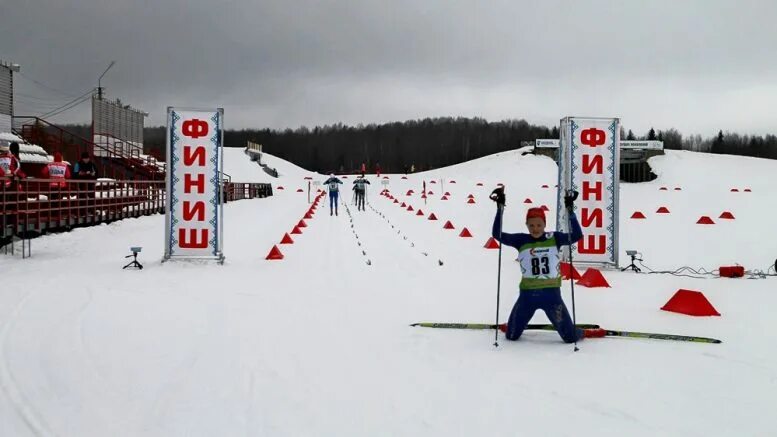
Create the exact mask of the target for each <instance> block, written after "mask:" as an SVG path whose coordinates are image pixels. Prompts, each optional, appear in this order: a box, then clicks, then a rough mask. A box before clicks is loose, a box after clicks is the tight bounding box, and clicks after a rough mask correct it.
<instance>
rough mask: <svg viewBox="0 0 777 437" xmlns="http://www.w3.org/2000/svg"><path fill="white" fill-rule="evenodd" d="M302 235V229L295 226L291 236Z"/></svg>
mask: <svg viewBox="0 0 777 437" xmlns="http://www.w3.org/2000/svg"><path fill="white" fill-rule="evenodd" d="M301 233H302V229H300V228H299V227H298V226H294V229H292V230H291V235H299V234H301Z"/></svg>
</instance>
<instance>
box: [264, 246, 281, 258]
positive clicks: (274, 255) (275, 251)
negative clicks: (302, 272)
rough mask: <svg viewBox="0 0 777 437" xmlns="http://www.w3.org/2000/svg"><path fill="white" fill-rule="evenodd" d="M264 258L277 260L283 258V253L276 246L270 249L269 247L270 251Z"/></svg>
mask: <svg viewBox="0 0 777 437" xmlns="http://www.w3.org/2000/svg"><path fill="white" fill-rule="evenodd" d="M265 259H266V260H277V259H283V254H282V253H281V250H280V249H278V246H273V247H272V249H270V253H268V254H267V257H266V258H265Z"/></svg>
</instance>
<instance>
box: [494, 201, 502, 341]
mask: <svg viewBox="0 0 777 437" xmlns="http://www.w3.org/2000/svg"><path fill="white" fill-rule="evenodd" d="M497 210H498V211H499V264H498V266H497V269H496V319H495V321H494V326H495V327H494V347H499V295H500V293H499V292H500V285H501V283H502V216H503V215H504V206H499V205H497Z"/></svg>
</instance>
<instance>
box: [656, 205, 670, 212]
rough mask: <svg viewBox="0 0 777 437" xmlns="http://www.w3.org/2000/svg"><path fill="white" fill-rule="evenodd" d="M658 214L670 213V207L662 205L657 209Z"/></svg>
mask: <svg viewBox="0 0 777 437" xmlns="http://www.w3.org/2000/svg"><path fill="white" fill-rule="evenodd" d="M656 214H669V208H667V207H665V206H662V207H661V208H658V209H657V210H656Z"/></svg>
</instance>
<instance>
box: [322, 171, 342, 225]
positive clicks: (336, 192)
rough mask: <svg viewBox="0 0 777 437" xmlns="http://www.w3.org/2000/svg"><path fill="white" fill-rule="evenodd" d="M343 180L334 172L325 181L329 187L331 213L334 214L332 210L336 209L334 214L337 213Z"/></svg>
mask: <svg viewBox="0 0 777 437" xmlns="http://www.w3.org/2000/svg"><path fill="white" fill-rule="evenodd" d="M342 184H343V181H341V180H340V179H338V178H336V177H335V174H334V173H332V174H330V175H329V179H327V180H325V181H324V185H326V186H327V187H328V188H329V215H332V211H333V210H334V214H335V215H338V214H337V201H338V199H339V197H340V187H339V185H342Z"/></svg>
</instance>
